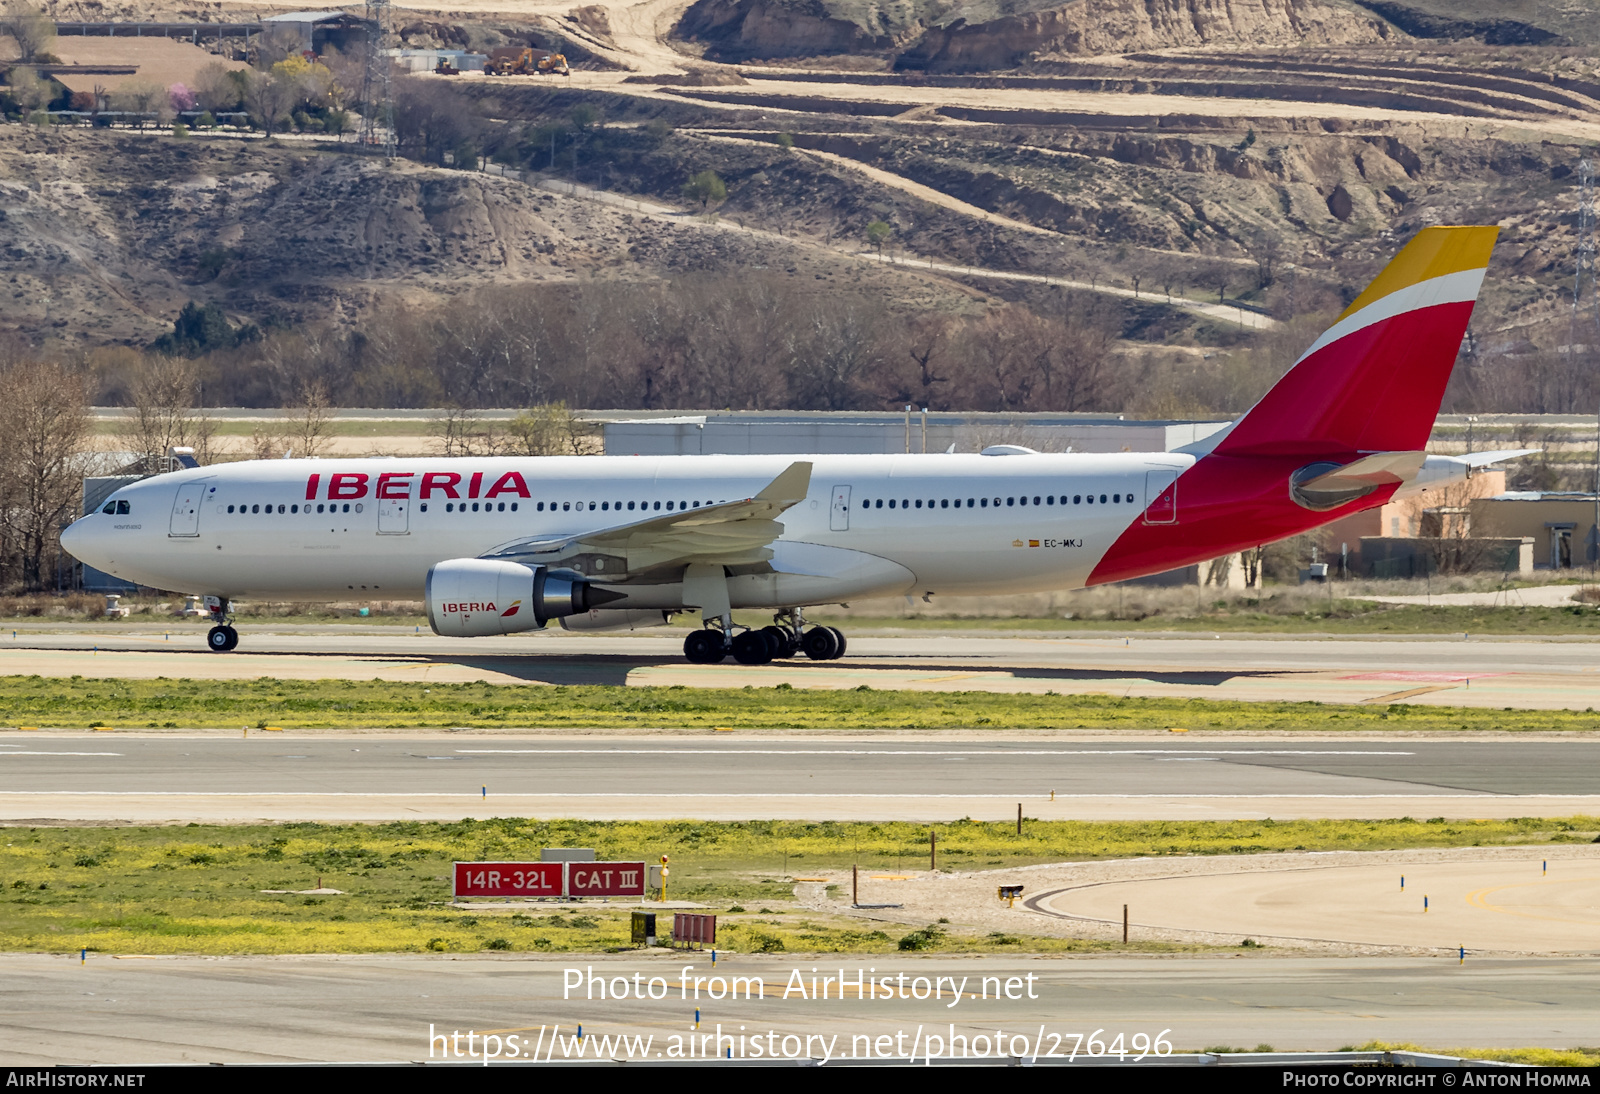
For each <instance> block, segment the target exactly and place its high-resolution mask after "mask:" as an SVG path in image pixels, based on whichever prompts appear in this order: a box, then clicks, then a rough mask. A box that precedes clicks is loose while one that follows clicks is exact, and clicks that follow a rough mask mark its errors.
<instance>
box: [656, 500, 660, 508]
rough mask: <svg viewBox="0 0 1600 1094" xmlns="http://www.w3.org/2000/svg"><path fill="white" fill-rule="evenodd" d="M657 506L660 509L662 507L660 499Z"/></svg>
mask: <svg viewBox="0 0 1600 1094" xmlns="http://www.w3.org/2000/svg"><path fill="white" fill-rule="evenodd" d="M656 508H657V509H660V508H661V503H660V502H659V501H658V502H656Z"/></svg>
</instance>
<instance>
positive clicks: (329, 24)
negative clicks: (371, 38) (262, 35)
mask: <svg viewBox="0 0 1600 1094" xmlns="http://www.w3.org/2000/svg"><path fill="white" fill-rule="evenodd" d="M261 25H262V26H263V27H264V28H265V29H266V31H267V32H268V33H271V32H272V31H274V30H279V29H288V30H292V31H294V32H295V33H296V34H298V35H299V36H300V48H301V49H302V50H307V49H308V50H310V51H311V52H313V53H318V54H320V53H324V52H326V51H327V48H328V47H329V46H332V47H333V48H334V49H337V50H338V51H339V52H340V53H349V52H350V51H351V50H352V49H364V48H366V44H367V30H368V26H369V24H368V23H367V21H366V20H365V19H363V18H361V17H360V16H358V15H351V14H350V13H349V12H347V11H337V10H333V11H291V12H286V13H284V14H283V15H269V16H267V17H266V18H265V19H263V20H261Z"/></svg>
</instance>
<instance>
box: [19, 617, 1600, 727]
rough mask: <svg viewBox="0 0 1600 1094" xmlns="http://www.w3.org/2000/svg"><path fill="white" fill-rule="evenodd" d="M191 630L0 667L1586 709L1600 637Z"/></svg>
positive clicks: (126, 637) (134, 632)
mask: <svg viewBox="0 0 1600 1094" xmlns="http://www.w3.org/2000/svg"><path fill="white" fill-rule="evenodd" d="M204 632H205V628H204V627H200V626H196V625H194V624H179V625H176V626H174V627H170V628H150V627H147V626H146V625H144V624H137V625H121V624H108V625H107V626H105V627H104V628H103V629H102V628H72V629H62V628H59V627H51V626H47V625H34V626H22V625H17V626H15V627H14V628H13V629H11V631H10V636H9V637H8V636H7V635H6V634H5V632H0V674H4V675H34V674H37V675H41V676H84V677H89V678H113V677H132V678H143V679H149V678H154V677H158V676H165V677H170V678H180V679H181V678H194V679H255V678H258V677H263V676H270V677H276V678H281V679H325V678H331V679H359V680H372V679H382V680H395V681H405V682H413V683H424V682H462V681H485V682H489V683H496V684H522V683H533V684H606V685H613V686H643V685H672V684H684V685H688V686H694V687H744V686H746V685H750V686H754V687H772V686H774V685H776V684H780V683H789V684H791V685H792V686H794V687H800V688H836V689H842V688H855V687H859V686H861V685H863V684H866V685H869V686H871V687H874V688H899V689H907V690H914V691H929V692H939V691H995V692H1031V693H1035V694H1039V693H1043V692H1046V691H1055V692H1058V693H1061V694H1107V695H1126V696H1139V697H1178V698H1204V699H1226V700H1246V701H1249V700H1273V701H1286V700H1287V701H1300V700H1316V701H1319V702H1338V703H1384V702H1399V701H1404V702H1406V703H1419V704H1425V705H1433V706H1456V705H1464V706H1477V707H1515V708H1530V709H1563V708H1564V709H1576V710H1584V709H1587V708H1590V707H1594V706H1596V705H1600V641H1597V640H1593V639H1543V640H1530V639H1506V638H1495V637H1471V636H1462V637H1439V636H1428V637H1425V638H1408V637H1394V636H1364V637H1360V638H1354V639H1352V638H1348V637H1345V638H1337V639H1332V638H1330V639H1322V638H1315V637H1302V636H1290V635H1284V636H1243V637H1228V636H1217V637H1206V636H1193V635H1182V636H1179V635H1170V636H1169V635H1160V636H1157V635H1137V636H1135V635H1129V636H1121V635H1109V636H1108V635H1104V634H1076V635H1071V636H1047V637H1045V636H1041V637H1032V636H1026V635H1019V634H1017V633H1014V632H1013V633H1003V632H1002V633H999V634H995V633H976V632H973V631H970V630H962V629H959V628H954V629H952V630H951V631H950V632H948V633H938V632H932V631H919V632H915V633H910V632H907V633H902V634H892V633H883V632H879V633H874V634H862V635H852V636H851V638H850V649H849V654H848V656H847V657H846V658H845V659H843V660H841V661H833V662H820V663H819V662H810V661H807V660H805V659H804V658H799V659H796V660H792V661H783V662H775V663H773V664H770V665H759V666H744V665H738V664H735V663H734V662H732V661H731V660H730V661H729V662H727V663H725V664H721V665H690V664H687V663H686V662H684V661H683V658H682V652H681V643H682V632H681V631H670V630H663V631H660V632H646V633H643V634H638V635H622V636H617V635H574V634H569V633H566V632H561V631H556V632H536V633H530V634H524V635H513V636H508V637H505V638H480V639H444V638H438V637H436V636H434V635H432V634H429V633H426V632H424V631H420V630H417V629H413V628H399V627H392V626H386V625H381V624H374V625H370V626H342V625H330V626H310V625H308V626H293V627H290V626H276V627H274V626H270V625H263V626H262V627H260V628H250V627H247V628H245V629H244V632H243V635H242V641H241V643H240V648H239V649H238V650H237V651H235V652H233V653H229V654H215V653H210V652H208V651H206V649H205V646H204Z"/></svg>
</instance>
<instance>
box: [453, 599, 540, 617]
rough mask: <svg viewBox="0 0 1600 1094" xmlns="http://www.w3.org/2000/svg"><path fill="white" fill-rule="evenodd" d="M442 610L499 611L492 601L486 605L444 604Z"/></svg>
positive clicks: (519, 602)
mask: <svg viewBox="0 0 1600 1094" xmlns="http://www.w3.org/2000/svg"><path fill="white" fill-rule="evenodd" d="M517 603H518V604H521V603H522V601H520V600H519V601H517ZM444 610H445V611H446V612H496V611H499V610H500V609H499V608H496V607H495V606H494V601H492V600H491V601H490V602H489V603H487V604H446V605H445V606H444ZM506 614H507V615H509V614H511V613H509V612H507V613H506Z"/></svg>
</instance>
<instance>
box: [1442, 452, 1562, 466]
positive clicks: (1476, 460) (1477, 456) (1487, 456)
mask: <svg viewBox="0 0 1600 1094" xmlns="http://www.w3.org/2000/svg"><path fill="white" fill-rule="evenodd" d="M1543 451H1544V449H1542V448H1508V449H1505V450H1504V451H1501V452H1468V453H1467V454H1466V455H1465V456H1456V457H1454V458H1455V459H1458V460H1460V461H1461V462H1462V463H1464V464H1466V465H1467V466H1468V467H1490V466H1492V465H1494V464H1497V463H1501V462H1503V461H1505V460H1516V459H1521V458H1522V457H1523V456H1537V455H1538V454H1539V453H1540V452H1543Z"/></svg>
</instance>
